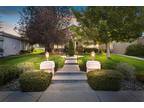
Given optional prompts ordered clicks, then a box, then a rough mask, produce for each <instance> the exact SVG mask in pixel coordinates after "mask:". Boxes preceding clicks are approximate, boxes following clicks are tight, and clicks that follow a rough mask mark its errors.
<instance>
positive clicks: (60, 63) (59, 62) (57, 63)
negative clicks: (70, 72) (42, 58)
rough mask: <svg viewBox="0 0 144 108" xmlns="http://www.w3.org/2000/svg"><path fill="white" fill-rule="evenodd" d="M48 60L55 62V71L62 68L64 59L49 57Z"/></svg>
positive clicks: (54, 56) (57, 56)
mask: <svg viewBox="0 0 144 108" xmlns="http://www.w3.org/2000/svg"><path fill="white" fill-rule="evenodd" d="M49 60H52V61H54V62H55V69H56V70H57V69H58V68H62V67H63V66H64V61H65V60H64V58H63V57H61V56H59V55H51V56H50V57H49Z"/></svg>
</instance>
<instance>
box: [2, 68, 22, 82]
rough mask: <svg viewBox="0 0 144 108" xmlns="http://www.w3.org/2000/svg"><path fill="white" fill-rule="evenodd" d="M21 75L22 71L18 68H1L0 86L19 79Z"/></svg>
mask: <svg viewBox="0 0 144 108" xmlns="http://www.w3.org/2000/svg"><path fill="white" fill-rule="evenodd" d="M21 73H22V71H21V70H20V69H19V68H18V67H17V66H9V65H4V66H0V85H4V84H6V83H7V82H10V81H12V80H14V79H17V78H18V77H19V76H20V74H21Z"/></svg>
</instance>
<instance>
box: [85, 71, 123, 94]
mask: <svg viewBox="0 0 144 108" xmlns="http://www.w3.org/2000/svg"><path fill="white" fill-rule="evenodd" d="M87 77H88V84H89V85H90V87H91V88H92V89H94V90H112V91H114V90H119V89H120V82H121V79H122V75H121V74H120V73H118V72H117V71H114V70H99V71H91V72H88V73H87Z"/></svg>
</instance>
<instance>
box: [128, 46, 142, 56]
mask: <svg viewBox="0 0 144 108" xmlns="http://www.w3.org/2000/svg"><path fill="white" fill-rule="evenodd" d="M126 55H131V56H142V57H144V45H141V44H133V45H130V46H128V47H127V49H126Z"/></svg>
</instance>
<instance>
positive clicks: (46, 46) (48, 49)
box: [45, 44, 52, 53]
mask: <svg viewBox="0 0 144 108" xmlns="http://www.w3.org/2000/svg"><path fill="white" fill-rule="evenodd" d="M45 52H49V53H51V52H52V48H51V45H50V44H47V45H45Z"/></svg>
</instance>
